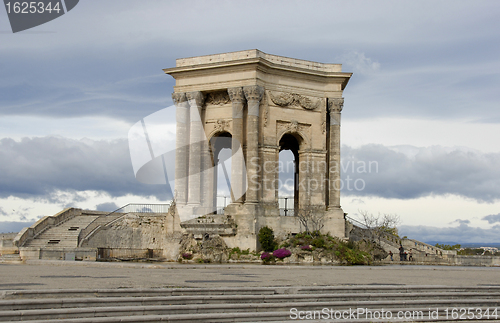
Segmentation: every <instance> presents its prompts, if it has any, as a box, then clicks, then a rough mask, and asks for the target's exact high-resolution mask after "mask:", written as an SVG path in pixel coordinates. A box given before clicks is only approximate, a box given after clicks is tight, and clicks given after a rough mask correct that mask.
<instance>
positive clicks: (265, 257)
mask: <svg viewBox="0 0 500 323" xmlns="http://www.w3.org/2000/svg"><path fill="white" fill-rule="evenodd" d="M272 256H273V255H272V254H271V253H269V252H263V253H262V254H261V255H260V259H261V260H269V259H270V258H271V257H272Z"/></svg>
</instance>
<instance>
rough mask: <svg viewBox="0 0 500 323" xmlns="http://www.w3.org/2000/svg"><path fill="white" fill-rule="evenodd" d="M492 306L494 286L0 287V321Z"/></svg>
mask: <svg viewBox="0 0 500 323" xmlns="http://www.w3.org/2000/svg"><path fill="white" fill-rule="evenodd" d="M499 306H500V286H498V285H497V286H476V287H449V286H404V285H399V286H397V285H390V286H376V285H367V286H360V285H356V286H288V287H221V288H167V289H109V290H105V289H102V290H71V289H68V290H23V291H3V292H0V321H1V322H14V321H30V322H33V323H36V322H40V323H41V322H45V323H46V322H60V323H69V322H72V323H77V322H81V323H84V322H94V323H98V322H102V323H104V322H263V321H267V322H285V321H290V320H291V319H294V318H295V319H299V316H298V315H300V318H310V319H306V321H308V322H333V321H335V322H337V321H338V322H374V321H375V322H388V321H390V322H392V321H396V322H398V321H405V322H409V321H410V322H424V321H432V322H444V321H464V319H463V317H461V315H462V312H463V311H462V312H461V309H465V313H466V314H465V317H466V319H465V320H474V321H480V320H485V321H488V322H499V321H500V313H499V309H498V307H499ZM358 309H359V310H358ZM453 309H456V310H453ZM468 309H473V311H469V312H467V310H468ZM436 310H438V312H437V313H436V312H434V311H436ZM446 310H448V312H446ZM486 310H488V316H486V315H485V313H486ZM368 311H370V312H371V314H368ZM429 311H431V312H433V314H435V315H436V317H434V316H432V317H431V319H429V315H430V312H429ZM346 313H347V314H346ZM350 313H355V314H353V315H354V318H353V316H352V315H351V314H350ZM382 313H383V315H385V316H384V318H385V319H384V318H380V316H378V315H382ZM479 313H482V316H481V317H479ZM320 314H321V315H323V316H321V317H320V316H319V315H320ZM314 315H316V316H314ZM326 315H328V316H329V317H327V316H326ZM358 315H359V316H358ZM370 315H371V316H370ZM389 315H390V316H391V318H390V319H388V317H389ZM342 316H343V317H342ZM377 316H378V318H377ZM398 316H402V319H398Z"/></svg>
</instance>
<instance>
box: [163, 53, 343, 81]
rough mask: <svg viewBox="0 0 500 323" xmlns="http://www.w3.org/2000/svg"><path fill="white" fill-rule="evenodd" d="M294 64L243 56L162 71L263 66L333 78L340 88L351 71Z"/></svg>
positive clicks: (175, 72)
mask: <svg viewBox="0 0 500 323" xmlns="http://www.w3.org/2000/svg"><path fill="white" fill-rule="evenodd" d="M299 66H300V65H298V66H294V65H284V64H278V63H275V62H271V61H268V60H266V59H263V58H261V57H254V58H245V59H240V60H233V61H221V62H214V63H201V64H198V65H188V66H180V67H173V68H166V69H163V71H164V72H165V73H166V74H169V75H172V76H173V77H174V78H177V77H178V75H203V74H207V73H208V74H213V73H216V72H215V70H220V69H227V68H232V69H233V70H248V69H253V70H254V69H260V68H264V70H266V69H271V70H276V71H283V72H288V73H293V74H299V75H302V77H303V76H304V75H310V76H316V77H321V78H328V79H335V82H337V83H341V84H342V89H344V88H345V87H346V86H347V83H348V82H349V79H350V77H351V76H352V73H346V72H341V71H336V72H335V71H325V70H315V69H308V68H305V67H299Z"/></svg>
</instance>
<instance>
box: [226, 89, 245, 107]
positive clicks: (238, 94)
mask: <svg viewBox="0 0 500 323" xmlns="http://www.w3.org/2000/svg"><path fill="white" fill-rule="evenodd" d="M227 94H229V99H230V100H231V102H234V103H244V102H245V94H244V93H243V88H242V87H231V88H228V89H227Z"/></svg>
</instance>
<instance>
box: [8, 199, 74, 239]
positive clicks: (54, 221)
mask: <svg viewBox="0 0 500 323" xmlns="http://www.w3.org/2000/svg"><path fill="white" fill-rule="evenodd" d="M81 213H82V210H81V209H75V208H68V209H64V210H62V211H61V212H59V213H57V214H55V215H52V216H46V217H43V218H41V219H40V220H38V221H37V222H36V223H34V224H32V225H31V226H30V227H27V228H24V229H22V230H21V231H20V232H19V233H18V234H17V236H16V237H15V238H14V240H13V241H12V243H13V244H14V245H15V246H16V247H22V246H24V244H25V243H26V242H27V241H28V240H31V239H34V238H35V237H36V236H37V235H39V234H40V233H42V232H43V231H45V230H47V229H48V228H51V227H54V226H57V225H59V224H61V223H63V222H66V221H68V220H69V219H71V218H73V217H74V216H76V215H80V214H81Z"/></svg>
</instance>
